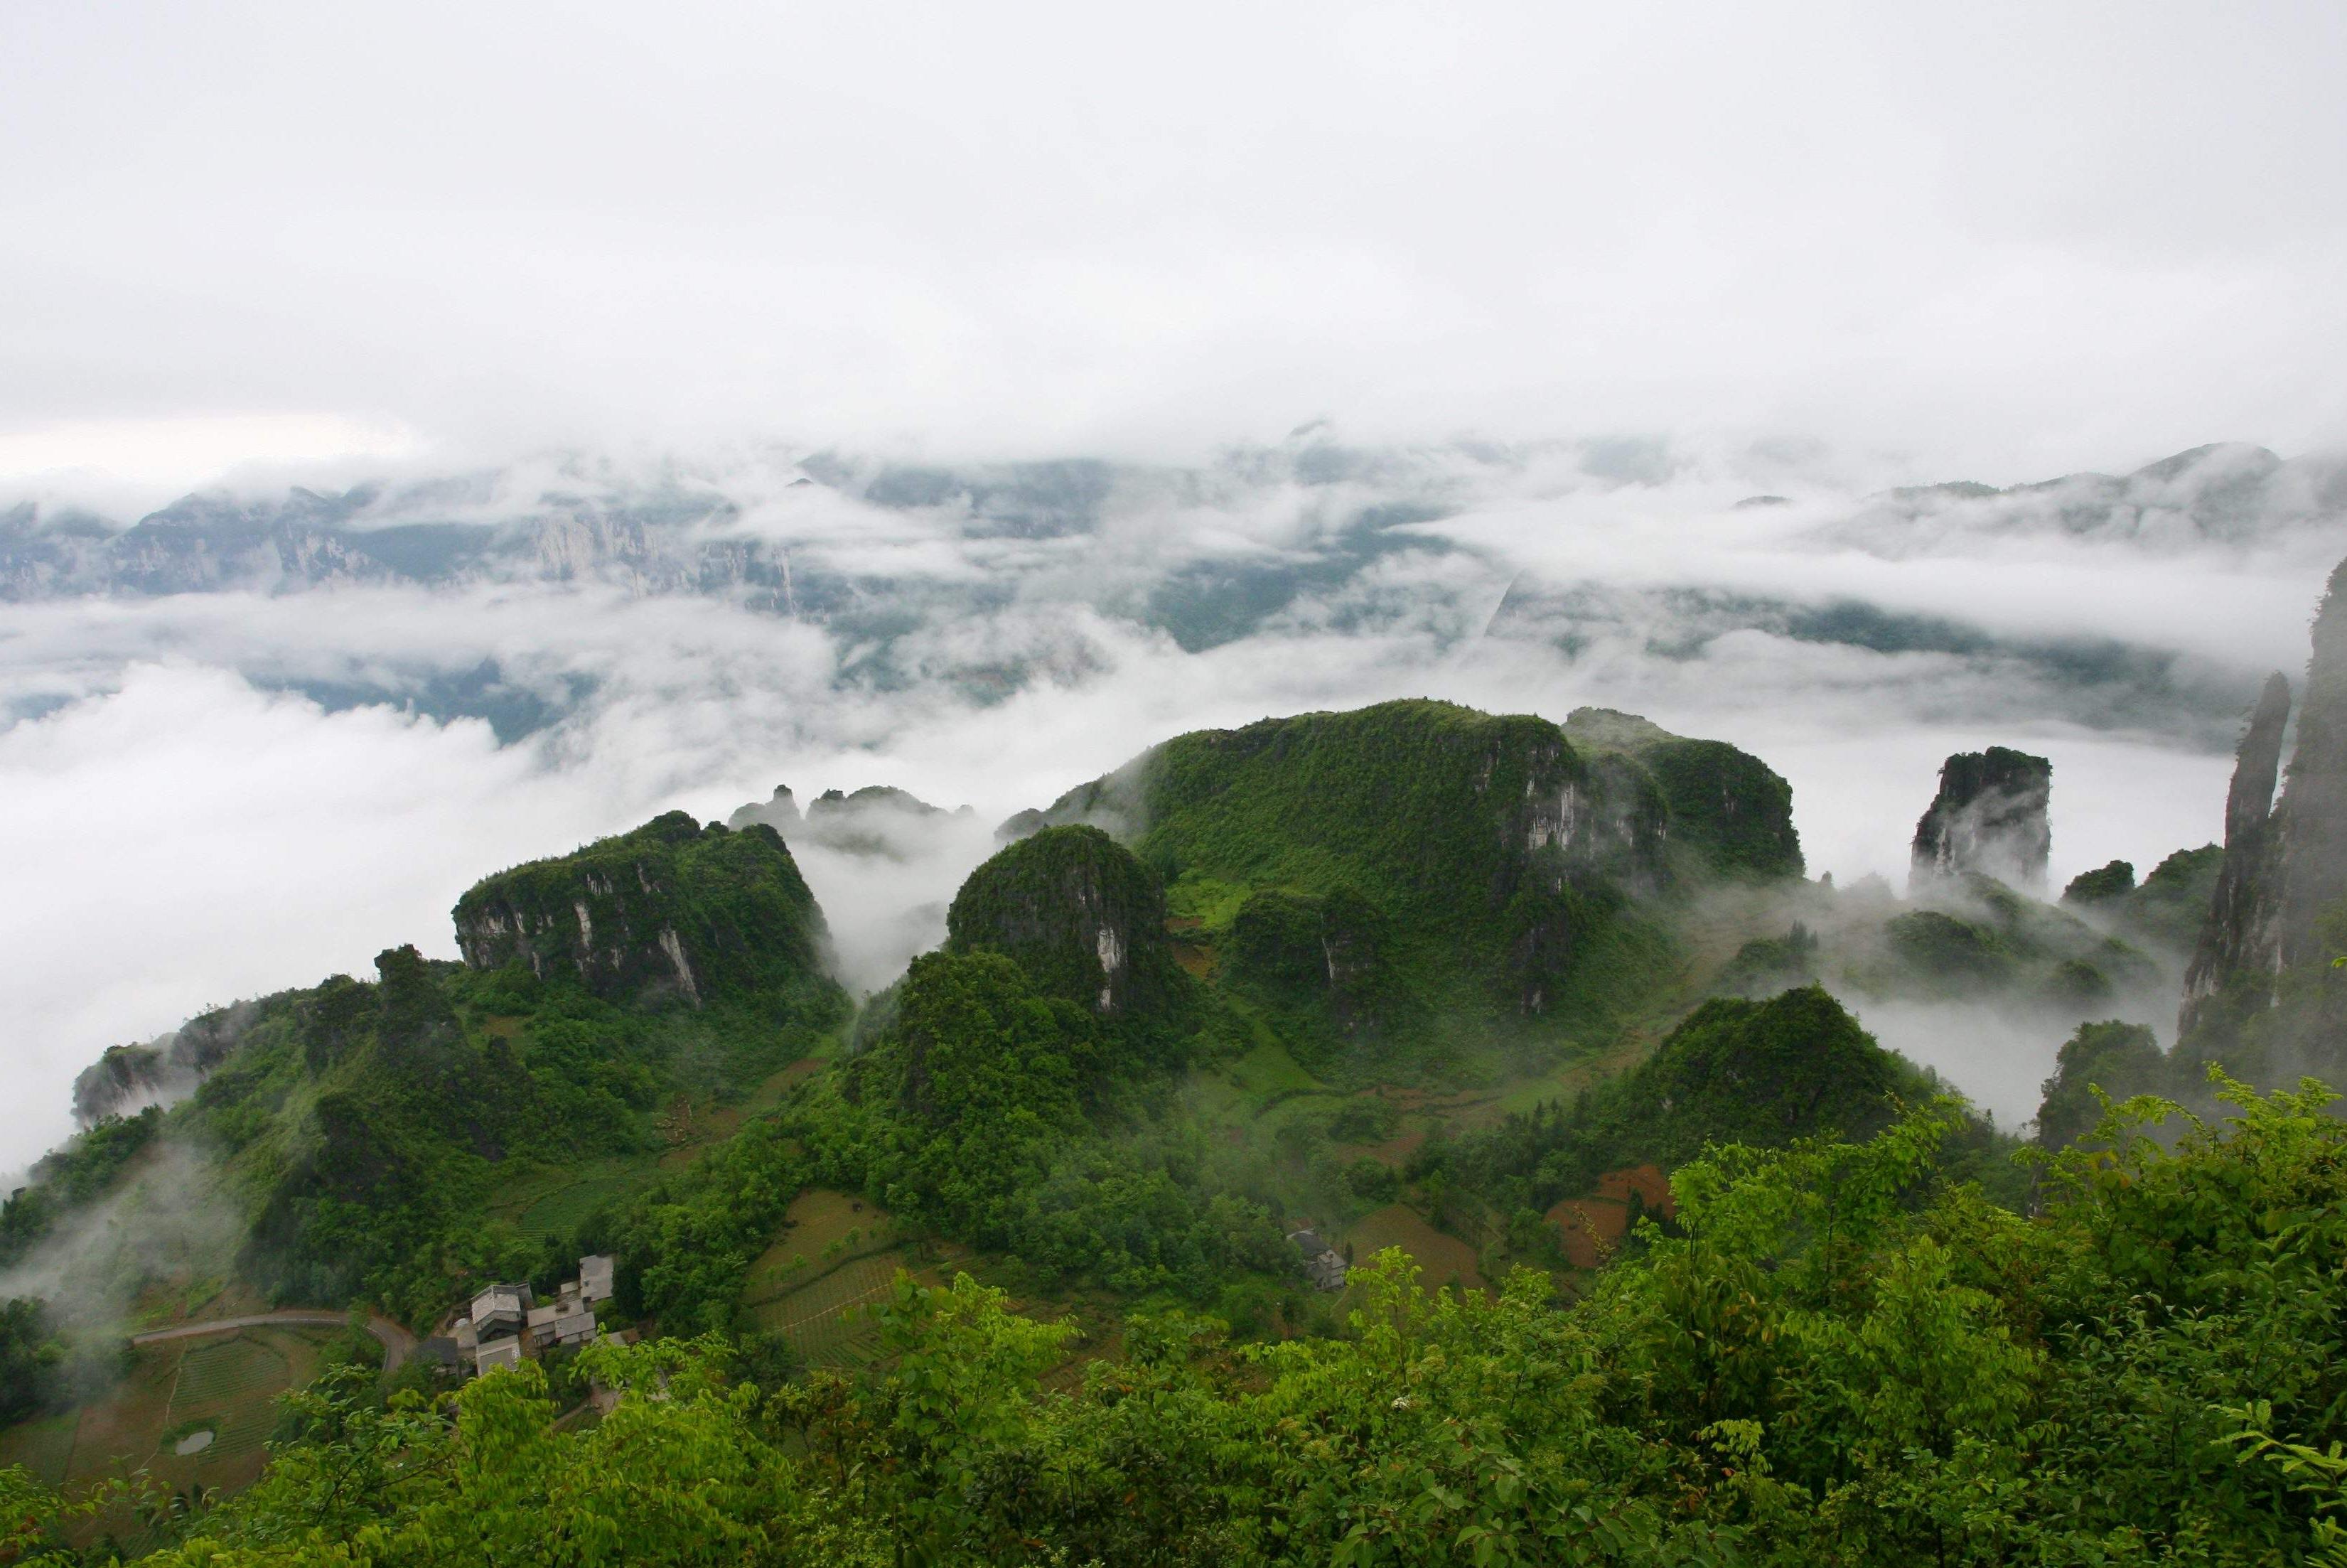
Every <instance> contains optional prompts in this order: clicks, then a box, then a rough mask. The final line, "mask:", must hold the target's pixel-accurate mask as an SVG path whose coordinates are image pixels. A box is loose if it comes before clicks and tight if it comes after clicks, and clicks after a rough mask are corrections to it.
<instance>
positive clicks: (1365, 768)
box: [1005, 702, 1670, 1060]
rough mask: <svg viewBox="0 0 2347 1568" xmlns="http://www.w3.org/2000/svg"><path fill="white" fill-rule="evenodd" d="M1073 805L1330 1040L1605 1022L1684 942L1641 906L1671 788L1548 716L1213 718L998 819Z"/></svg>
mask: <svg viewBox="0 0 2347 1568" xmlns="http://www.w3.org/2000/svg"><path fill="white" fill-rule="evenodd" d="M1077 822H1081V823H1089V824H1093V825H1098V826H1100V827H1101V828H1102V829H1103V830H1104V831H1106V832H1108V833H1110V834H1112V835H1114V836H1116V837H1117V838H1118V839H1120V840H1121V841H1122V842H1123V843H1125V844H1128V845H1131V846H1132V847H1133V850H1134V851H1135V853H1137V854H1138V855H1139V856H1141V858H1142V859H1143V860H1145V861H1147V862H1148V863H1149V864H1150V865H1151V866H1154V867H1156V868H1157V869H1158V870H1159V871H1160V872H1161V873H1162V874H1163V876H1165V877H1166V879H1167V881H1168V883H1169V886H1170V894H1171V897H1172V901H1173V913H1174V914H1175V916H1176V917H1180V918H1183V919H1185V920H1187V921H1189V922H1190V923H1191V924H1192V926H1193V927H1194V934H1195V935H1196V936H1197V937H1198V938H1200V939H1201V940H1203V941H1205V942H1208V943H1210V944H1212V945H1213V948H1214V952H1215V954H1216V958H1217V978H1218V981H1221V980H1226V981H1227V982H1228V983H1229V984H1232V985H1235V986H1238V987H1241V988H1245V987H1249V986H1253V987H1255V988H1256V989H1258V990H1260V989H1264V988H1269V989H1270V990H1272V991H1273V992H1276V993H1278V995H1279V997H1280V998H1282V999H1285V1001H1286V1002H1288V1003H1291V1004H1293V1006H1294V1008H1295V1009H1296V1012H1295V1015H1294V1017H1293V1018H1292V1019H1291V1020H1289V1021H1290V1022H1292V1023H1293V1024H1294V1026H1295V1027H1296V1029H1297V1030H1300V1031H1301V1037H1302V1038H1303V1039H1305V1040H1307V1043H1306V1044H1305V1045H1304V1046H1303V1047H1302V1050H1303V1051H1304V1053H1305V1054H1306V1055H1307V1056H1314V1057H1315V1058H1316V1059H1317V1058H1319V1057H1323V1056H1328V1055H1333V1054H1335V1053H1337V1052H1340V1051H1342V1050H1346V1049H1348V1041H1349V1042H1351V1043H1354V1044H1358V1043H1361V1041H1362V1040H1363V1039H1364V1038H1373V1039H1377V1040H1383V1041H1384V1042H1385V1043H1386V1044H1387V1045H1390V1046H1396V1047H1397V1048H1399V1046H1400V1045H1401V1044H1402V1042H1405V1041H1406V1042H1407V1044H1408V1050H1409V1051H1413V1052H1418V1053H1419V1057H1420V1059H1421V1060H1423V1059H1424V1053H1426V1052H1429V1051H1431V1052H1436V1053H1438V1054H1439V1053H1440V1051H1441V1050H1445V1049H1447V1047H1444V1046H1442V1045H1441V1044H1440V1043H1439V1042H1437V1041H1436V1040H1434V1036H1435V1035H1436V1034H1441V1033H1443V1032H1444V1031H1449V1035H1450V1037H1451V1038H1459V1037H1462V1036H1464V1035H1467V1034H1473V1033H1476V1032H1477V1031H1482V1032H1485V1033H1488V1032H1489V1031H1491V1030H1501V1031H1502V1032H1508V1031H1513V1032H1516V1033H1522V1032H1523V1031H1525V1030H1530V1031H1532V1033H1534V1034H1543V1033H1544V1034H1553V1033H1555V1032H1556V1031H1558V1030H1573V1029H1576V1028H1585V1027H1595V1026H1597V1025H1599V1024H1600V1023H1601V1021H1602V1020H1607V1019H1610V1018H1612V1017H1613V1016H1614V1014H1615V1012H1616V1010H1617V1009H1619V1008H1620V1007H1622V1006H1624V1005H1626V1004H1627V1003H1628V1002H1629V1001H1630V1000H1631V999H1633V998H1634V997H1635V996H1636V995H1637V994H1639V993H1640V992H1642V991H1643V990H1644V989H1645V986H1646V985H1647V984H1648V983H1649V981H1650V980H1651V979H1652V977H1653V975H1654V974H1655V971H1656V968H1657V966H1658V965H1660V964H1661V963H1663V962H1665V961H1666V956H1667V952H1668V948H1669V939H1668V938H1667V937H1666V936H1665V933H1664V931H1663V929H1662V927H1661V926H1660V924H1659V922H1657V921H1655V920H1654V919H1651V918H1648V917H1646V916H1645V914H1643V913H1642V911H1641V908H1640V907H1639V901H1640V900H1641V899H1642V898H1643V897H1645V896H1648V895H1652V894H1655V893H1657V892H1659V891H1661V890H1662V889H1663V888H1664V887H1665V885H1666V883H1667V882H1668V880H1669V871H1668V868H1667V866H1666V864H1665V835H1666V833H1667V830H1668V827H1669V823H1670V807H1669V805H1668V804H1667V803H1666V801H1665V798H1664V795H1663V792H1662V790H1661V788H1660V787H1659V786H1658V785H1657V784H1656V783H1655V779H1654V777H1653V776H1652V775H1651V774H1648V773H1647V771H1646V770H1645V768H1644V767H1643V766H1642V765H1640V764H1639V763H1638V762H1637V761H1635V759H1634V758H1632V757H1631V756H1629V755H1627V754H1624V753H1618V752H1611V751H1605V752H1598V753H1593V754H1584V753H1583V752H1582V751H1580V750H1579V749H1577V748H1576V747H1575V746H1574V745H1573V743H1571V742H1570V741H1568V740H1567V738H1566V736H1565V734H1564V733H1563V730H1561V729H1560V728H1559V727H1558V726H1557V725H1555V724H1553V723H1550V722H1548V721H1547V720H1545V719H1539V718H1533V717H1531V716H1528V715H1517V716H1511V717H1495V716H1492V715H1490V714H1485V713H1480V712H1475V711H1473V710H1471V709H1468V708H1461V707H1458V706H1455V705H1453V704H1450V703H1447V702H1386V703H1380V704H1378V705H1377V706H1375V707H1370V708H1363V709H1359V710H1358V711H1355V712H1346V713H1307V714H1303V715H1300V716H1298V717H1296V718H1292V719H1267V720H1265V721H1263V722H1261V723H1255V724H1249V725H1247V726H1245V728H1243V729H1237V730H1209V731H1201V732H1198V733H1193V734H1188V735H1183V736H1180V737H1178V738H1177V739H1174V740H1173V741H1169V742H1167V743H1165V744H1163V745H1162V746H1159V747H1157V748H1156V749H1155V750H1153V751H1151V752H1148V753H1143V755H1142V756H1141V757H1138V758H1136V759H1135V760H1134V761H1133V762H1132V763H1131V764H1127V765H1126V766H1125V767H1124V768H1122V769H1120V770H1119V771H1118V772H1117V773H1115V774H1110V775H1109V776H1107V777H1105V778H1102V779H1099V780H1095V781H1094V782H1093V783H1092V784H1086V785H1083V786H1081V788H1079V789H1076V790H1072V791H1071V792H1070V793H1069V794H1066V795H1063V796H1062V797H1061V799H1060V800H1058V801H1056V802H1054V803H1053V804H1051V806H1050V807H1049V808H1047V809H1045V810H1043V811H1041V812H1037V813H1030V814H1025V815H1022V816H1021V817H1019V818H1014V819H1013V820H1012V822H1011V823H1008V824H1005V830H1006V831H1009V832H1014V833H1015V832H1019V831H1026V830H1031V829H1032V828H1035V827H1038V826H1041V825H1047V824H1051V825H1057V824H1065V823H1077ZM1314 948H1318V949H1319V961H1318V962H1317V965H1316V964H1315V963H1314V962H1313V961H1312V958H1313V949H1314ZM1225 965H1227V966H1228V967H1227V968H1225V967H1223V966H1225Z"/></svg>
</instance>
